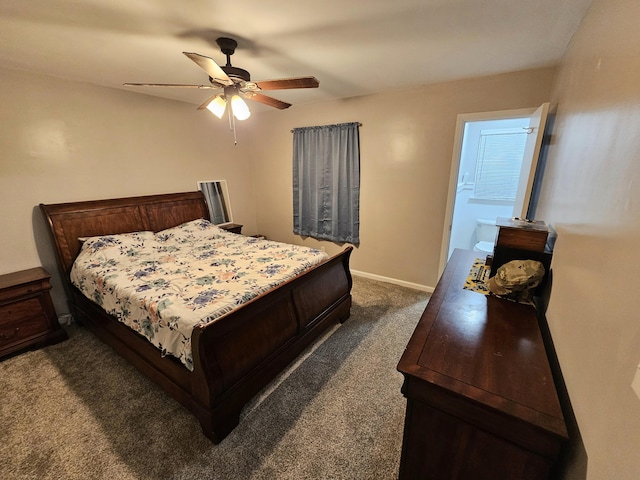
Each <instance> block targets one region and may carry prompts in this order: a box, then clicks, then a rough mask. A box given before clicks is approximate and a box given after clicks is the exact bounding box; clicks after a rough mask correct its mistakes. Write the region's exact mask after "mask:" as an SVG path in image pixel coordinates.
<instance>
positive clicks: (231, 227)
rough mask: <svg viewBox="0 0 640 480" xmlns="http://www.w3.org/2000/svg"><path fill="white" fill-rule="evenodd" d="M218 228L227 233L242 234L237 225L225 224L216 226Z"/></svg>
mask: <svg viewBox="0 0 640 480" xmlns="http://www.w3.org/2000/svg"><path fill="white" fill-rule="evenodd" d="M218 226H219V227H220V228H222V229H223V230H226V231H227V232H231V233H238V234H240V233H242V225H240V224H238V223H227V224H225V225H218Z"/></svg>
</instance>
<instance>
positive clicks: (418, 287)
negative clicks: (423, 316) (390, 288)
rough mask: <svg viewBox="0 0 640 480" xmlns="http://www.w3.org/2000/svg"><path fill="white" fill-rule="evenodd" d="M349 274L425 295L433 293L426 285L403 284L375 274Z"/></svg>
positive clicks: (354, 272)
mask: <svg viewBox="0 0 640 480" xmlns="http://www.w3.org/2000/svg"><path fill="white" fill-rule="evenodd" d="M351 274H352V275H355V276H357V277H363V278H369V279H371V280H377V281H379V282H386V283H393V284H394V285H400V286H401V287H407V288H413V289H414V290H421V291H423V292H427V293H433V289H434V287H429V286H427V285H420V284H419V283H412V282H405V281H404V280H398V279H397V278H389V277H383V276H382V275H376V274H375V273H367V272H360V271H358V270H351Z"/></svg>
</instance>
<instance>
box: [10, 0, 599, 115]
mask: <svg viewBox="0 0 640 480" xmlns="http://www.w3.org/2000/svg"><path fill="white" fill-rule="evenodd" d="M590 3H591V0H313V1H311V0H275V1H264V0H242V1H226V2H223V1H219V0H183V1H179V0H2V2H0V62H1V63H0V64H1V65H2V66H4V67H7V68H11V69H20V70H27V71H31V72H35V73H41V74H46V75H52V76H55V77H61V78H66V79H71V80H76V81H81V82H89V83H92V84H96V85H102V86H106V87H112V88H121V89H128V90H130V91H131V90H132V88H131V87H123V86H122V83H123V82H149V83H195V84H207V83H208V79H207V75H206V74H205V73H204V72H203V71H202V70H200V69H199V68H198V67H197V66H196V65H195V64H194V63H193V62H192V61H191V60H189V59H188V58H187V57H185V56H184V55H182V53H181V52H183V51H190V52H197V53H200V54H202V55H206V56H210V57H212V58H213V59H214V60H215V61H216V62H217V63H218V64H219V65H224V64H225V61H226V59H225V56H224V55H223V54H222V53H221V52H220V51H219V49H218V46H217V45H216V44H215V39H216V38H217V37H219V36H229V37H232V38H235V39H236V40H237V41H238V44H239V46H238V49H237V50H236V53H235V55H234V56H233V57H232V64H233V65H234V66H236V67H240V68H244V69H246V70H249V72H251V76H252V80H270V79H277V78H285V77H294V76H315V77H316V78H318V80H319V81H320V87H319V88H318V89H304V90H286V91H277V92H266V93H268V94H269V95H271V96H273V97H276V98H279V99H281V100H284V101H287V102H290V103H293V104H294V107H295V105H296V104H302V103H312V102H318V101H326V100H335V99H340V98H346V97H353V96H359V95H367V94H371V93H376V92H380V91H383V90H387V89H398V88H405V87H411V86H416V85H423V84H429V83H436V82H442V81H448V80H453V79H460V78H468V77H475V76H483V75H491V74H495V73H502V72H508V71H515V70H524V69H528V68H536V67H543V66H549V65H553V64H555V63H556V62H558V60H559V59H560V58H561V56H562V54H563V52H564V50H565V48H566V46H567V44H568V42H569V41H570V39H571V36H572V34H573V33H574V31H575V29H576V27H577V26H578V24H579V23H580V21H581V19H582V17H583V15H584V13H585V11H586V9H587V7H588V6H589V4H590ZM135 91H136V92H139V93H145V94H150V95H158V96H162V97H165V98H171V99H175V100H181V101H185V102H189V103H193V104H194V105H199V104H200V103H202V102H203V101H204V100H205V99H206V98H207V97H208V96H209V95H210V93H211V91H208V90H207V91H203V90H192V89H180V90H178V89H165V88H147V89H144V90H142V89H140V88H138V89H136V90H135ZM253 105H256V104H255V103H254V104H252V108H253ZM260 107H261V108H269V107H263V106H260Z"/></svg>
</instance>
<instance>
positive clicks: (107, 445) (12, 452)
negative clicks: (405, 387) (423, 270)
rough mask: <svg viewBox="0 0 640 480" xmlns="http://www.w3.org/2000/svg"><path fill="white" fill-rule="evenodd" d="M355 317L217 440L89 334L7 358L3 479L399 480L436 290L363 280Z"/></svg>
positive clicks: (0, 446)
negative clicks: (405, 366) (409, 346)
mask: <svg viewBox="0 0 640 480" xmlns="http://www.w3.org/2000/svg"><path fill="white" fill-rule="evenodd" d="M353 297H354V305H353V308H352V313H351V318H350V319H349V320H348V321H347V322H345V324H344V325H341V326H339V327H335V328H334V329H332V330H331V331H330V332H328V333H327V335H325V336H324V337H323V338H322V339H321V340H320V341H318V342H316V344H315V345H314V346H313V347H312V348H311V349H310V350H308V351H307V352H305V353H304V354H303V355H302V356H301V357H300V359H298V361H296V363H295V364H294V365H292V367H291V368H289V369H288V370H287V371H286V372H284V373H283V374H282V375H281V376H280V377H279V378H278V379H277V380H275V381H274V382H273V383H272V384H271V385H270V386H269V387H268V388H266V389H265V391H264V392H262V393H261V394H259V395H258V396H257V397H256V398H255V399H254V400H253V401H252V402H251V403H250V404H249V405H247V407H246V408H245V410H244V411H243V415H242V418H241V420H240V425H239V426H238V427H237V428H236V429H235V430H234V431H233V432H232V433H231V434H230V435H229V436H228V437H227V438H226V439H225V440H224V441H223V442H222V443H221V444H220V445H213V444H212V443H211V442H210V441H209V440H208V439H206V438H205V437H204V436H203V435H202V433H201V430H200V425H199V423H198V422H197V421H196V420H195V418H194V417H193V416H191V415H190V414H189V413H188V412H187V411H186V410H185V409H184V408H183V407H182V406H180V405H179V404H178V403H177V402H175V401H174V400H172V399H171V398H169V397H168V396H167V395H166V394H165V393H164V392H163V391H161V390H160V389H158V388H157V387H156V386H155V385H154V384H153V383H151V382H150V381H149V380H147V379H146V378H145V377H143V376H142V375H141V374H139V373H138V372H137V370H135V369H133V367H131V366H130V365H129V364H127V362H125V361H124V360H122V359H121V358H120V357H119V356H118V355H117V354H115V353H114V352H113V351H112V350H111V349H110V348H109V347H107V346H105V345H103V344H102V343H101V342H100V341H98V340H97V339H96V338H95V337H94V336H93V335H92V334H91V333H89V332H88V331H86V330H85V329H84V328H82V327H77V326H73V327H69V328H68V331H69V334H70V339H69V340H68V341H66V342H63V343H61V344H58V345H53V346H50V347H46V348H44V349H41V350H37V351H33V352H27V353H24V354H22V355H19V356H16V357H13V358H10V359H8V360H5V361H3V362H0V398H1V401H0V421H1V422H2V423H1V427H0V478H2V479H4V480H9V479H154V480H158V479H224V480H232V479H243V480H244V479H296V480H299V479H376V480H383V479H394V478H397V472H398V465H399V460H400V448H401V444H402V428H403V420H404V409H405V400H404V397H403V396H402V394H401V393H400V387H401V385H402V375H401V374H400V373H398V372H397V371H396V365H397V363H398V360H399V359H400V356H401V355H402V352H403V350H404V347H405V345H406V343H407V341H408V340H409V337H410V335H411V333H412V332H413V329H414V328H415V325H416V323H417V322H418V319H419V318H420V315H421V314H422V311H423V310H424V307H425V306H426V302H427V300H428V295H427V294H425V293H424V292H420V291H416V290H412V289H407V288H402V287H398V286H395V285H391V284H387V283H382V282H376V281H372V280H368V279H364V278H361V277H356V278H354V288H353Z"/></svg>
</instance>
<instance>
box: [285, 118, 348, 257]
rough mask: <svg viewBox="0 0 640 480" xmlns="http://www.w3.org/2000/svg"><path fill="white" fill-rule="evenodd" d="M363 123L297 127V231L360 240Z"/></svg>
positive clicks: (294, 148)
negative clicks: (361, 129)
mask: <svg viewBox="0 0 640 480" xmlns="http://www.w3.org/2000/svg"><path fill="white" fill-rule="evenodd" d="M359 126H360V124H358V123H342V124H338V125H325V126H319V127H305V128H295V129H294V130H293V232H294V233H296V234H298V235H302V236H310V237H313V238H318V239H322V240H331V241H334V242H340V243H343V242H349V243H353V244H355V245H357V244H359V243H360V237H359V235H360V233H359V228H360V139H359V131H358V127H359Z"/></svg>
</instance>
